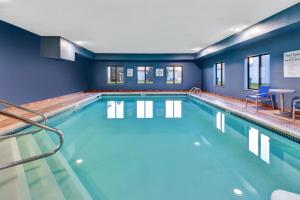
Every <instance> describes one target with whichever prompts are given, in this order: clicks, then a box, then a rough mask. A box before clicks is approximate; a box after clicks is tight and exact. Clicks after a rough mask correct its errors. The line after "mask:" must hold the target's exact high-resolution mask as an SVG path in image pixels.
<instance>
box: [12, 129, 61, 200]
mask: <svg viewBox="0 0 300 200" xmlns="http://www.w3.org/2000/svg"><path fill="white" fill-rule="evenodd" d="M17 142H18V146H19V150H20V154H21V157H22V158H26V157H31V156H34V155H37V154H40V153H41V150H40V149H39V146H38V144H37V143H36V141H35V139H34V138H33V136H32V135H26V136H22V137H19V138H18V139H17ZM23 167H24V171H25V174H26V178H27V182H28V186H29V190H30V196H31V200H54V199H55V200H64V199H65V198H64V195H63V193H62V191H61V189H60V187H59V185H58V183H57V182H56V179H55V177H54V175H53V174H52V171H51V170H50V168H49V166H48V164H47V161H46V160H45V159H40V160H36V161H33V162H30V163H26V164H24V165H23Z"/></svg>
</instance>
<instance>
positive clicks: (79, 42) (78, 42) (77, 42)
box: [0, 0, 86, 46]
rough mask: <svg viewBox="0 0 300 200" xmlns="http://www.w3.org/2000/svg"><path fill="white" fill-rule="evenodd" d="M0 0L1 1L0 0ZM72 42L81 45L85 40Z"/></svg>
mask: <svg viewBox="0 0 300 200" xmlns="http://www.w3.org/2000/svg"><path fill="white" fill-rule="evenodd" d="M0 1H1V0H0ZM74 43H75V44H77V45H79V46H82V45H84V44H85V43H86V42H85V41H83V40H76V41H74Z"/></svg>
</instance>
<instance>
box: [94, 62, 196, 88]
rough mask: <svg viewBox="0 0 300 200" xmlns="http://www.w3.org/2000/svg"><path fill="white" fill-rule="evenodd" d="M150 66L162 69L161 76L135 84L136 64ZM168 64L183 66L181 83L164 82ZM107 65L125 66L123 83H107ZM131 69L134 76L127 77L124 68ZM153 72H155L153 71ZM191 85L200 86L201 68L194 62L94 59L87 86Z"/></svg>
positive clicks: (159, 86)
mask: <svg viewBox="0 0 300 200" xmlns="http://www.w3.org/2000/svg"><path fill="white" fill-rule="evenodd" d="M145 65H147V66H152V67H154V70H155V69H157V68H160V69H164V76H163V77H155V75H154V84H137V77H136V66H145ZM168 65H182V66H183V83H182V84H174V85H170V84H166V76H165V75H166V73H165V72H166V71H165V68H166V66H168ZM108 66H124V67H125V84H118V85H111V84H107V67H108ZM127 68H131V69H133V72H134V76H133V77H127V76H126V69H127ZM154 74H155V72H154ZM193 86H198V87H200V86H201V70H200V68H199V67H198V66H197V65H196V64H195V63H194V62H186V61H183V62H178V61H176V62H172V61H124V62H121V61H115V62H113V61H112V62H109V61H108V62H105V61H94V62H93V65H92V66H91V67H90V68H89V87H90V88H91V89H96V90H186V89H190V88H192V87H193Z"/></svg>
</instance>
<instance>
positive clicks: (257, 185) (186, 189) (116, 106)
mask: <svg viewBox="0 0 300 200" xmlns="http://www.w3.org/2000/svg"><path fill="white" fill-rule="evenodd" d="M57 128H59V129H61V130H62V131H63V132H64V133H65V143H64V146H63V148H62V153H63V155H64V156H65V157H66V159H67V160H68V162H69V163H70V164H71V166H72V168H73V170H74V171H75V173H76V174H77V175H78V177H79V179H80V180H81V182H82V183H83V184H84V185H85V187H86V189H87V190H88V192H89V193H90V194H91V195H92V197H93V198H94V199H99V200H183V199H185V200H199V199H210V200H221V199H222V200H226V199H249V200H250V199H251V200H256V199H270V196H271V194H272V192H274V191H276V190H286V191H290V192H294V193H299V194H300V182H299V180H300V145H299V144H297V143H294V142H292V141H290V140H287V139H285V138H282V137H281V136H278V135H276V134H274V133H272V132H270V131H268V130H266V129H263V128H260V127H258V126H256V125H254V124H252V123H249V122H247V121H245V120H242V119H239V118H237V117H235V116H232V115H230V114H227V113H225V112H224V111H222V110H219V109H216V108H214V107H212V106H208V105H206V104H204V103H201V102H200V103H199V102H198V103H197V102H195V100H191V99H189V98H187V97H185V96H182V97H180V96H146V97H140V96H131V97H128V96H127V97H120V96H119V97H104V98H102V99H101V100H100V101H97V102H96V103H93V104H91V105H90V106H88V107H87V108H86V109H84V110H83V111H82V112H78V113H77V114H75V115H74V116H72V117H71V118H69V119H68V120H64V121H62V122H61V123H59V124H58V125H57Z"/></svg>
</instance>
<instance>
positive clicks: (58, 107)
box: [0, 91, 300, 140]
mask: <svg viewBox="0 0 300 200" xmlns="http://www.w3.org/2000/svg"><path fill="white" fill-rule="evenodd" d="M128 93H129V92H79V93H75V94H70V95H65V96H61V97H56V98H51V99H47V100H42V101H37V102H33V103H29V104H25V105H24V106H25V107H27V108H29V109H33V110H36V111H39V112H42V113H44V114H45V115H46V116H48V117H51V116H53V115H55V114H57V113H60V112H63V111H64V110H67V109H69V108H72V107H74V106H76V105H77V104H79V103H82V102H86V101H88V100H91V99H93V98H96V96H98V95H100V94H128ZM130 93H131V94H134V93H137V94H139V93H141V91H139V92H132V91H131V92H130ZM143 93H144V94H147V93H160V94H175V93H176V94H178V93H182V94H185V91H181V92H180V91H174V92H167V91H160V92H158V91H151V92H147V91H143ZM193 96H194V97H195V98H198V99H200V100H203V101H204V102H207V103H209V104H212V105H215V106H217V107H219V108H222V109H225V110H227V111H229V112H231V113H233V114H236V115H238V116H240V117H243V118H246V119H248V120H250V121H253V122H256V123H259V124H262V125H264V126H266V127H269V128H271V129H275V130H276V129H277V130H280V132H283V133H285V134H287V135H288V136H292V137H293V138H297V139H299V140H300V120H299V119H297V120H296V123H295V124H294V123H293V122H292V119H289V118H285V117H282V116H278V115H275V114H274V113H275V111H274V110H271V109H267V108H260V109H259V110H258V111H256V107H255V105H254V104H251V103H250V104H249V106H248V108H247V109H246V108H245V102H243V101H242V100H239V99H234V98H230V97H224V96H221V95H217V94H213V93H206V92H203V93H202V95H201V96H199V95H196V94H195V95H193ZM7 110H8V111H10V112H13V113H15V114H17V115H21V116H23V117H27V118H30V119H33V120H40V117H39V116H35V115H34V114H30V113H26V112H24V111H20V110H17V109H13V108H7ZM22 126H24V123H22V122H19V121H17V120H15V119H8V118H6V117H4V116H0V134H3V133H7V132H10V131H13V130H15V129H17V128H20V127H22Z"/></svg>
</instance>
